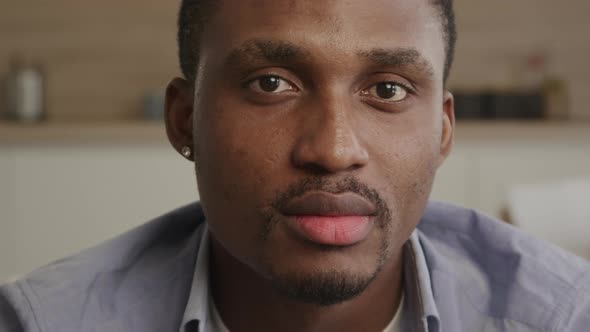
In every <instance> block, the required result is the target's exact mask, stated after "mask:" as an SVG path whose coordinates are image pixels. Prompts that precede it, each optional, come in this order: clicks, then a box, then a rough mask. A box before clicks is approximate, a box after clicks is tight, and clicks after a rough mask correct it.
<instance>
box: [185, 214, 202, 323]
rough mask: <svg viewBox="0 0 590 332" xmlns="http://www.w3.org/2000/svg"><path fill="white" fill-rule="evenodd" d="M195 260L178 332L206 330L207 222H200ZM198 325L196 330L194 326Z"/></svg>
mask: <svg viewBox="0 0 590 332" xmlns="http://www.w3.org/2000/svg"><path fill="white" fill-rule="evenodd" d="M198 231H199V232H201V233H200V235H199V238H200V243H199V249H198V251H197V261H196V263H195V272H194V275H193V282H192V285H191V292H190V295H189V298H188V302H187V305H186V309H185V310H184V316H183V318H182V324H181V325H180V332H189V331H190V332H203V331H207V318H208V317H207V313H208V312H209V230H208V228H207V223H206V222H205V223H203V224H201V226H199V229H198ZM196 326H198V330H197V329H196V328H195V327H196Z"/></svg>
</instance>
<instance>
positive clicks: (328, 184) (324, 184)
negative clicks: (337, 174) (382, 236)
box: [271, 176, 391, 220]
mask: <svg viewBox="0 0 590 332" xmlns="http://www.w3.org/2000/svg"><path fill="white" fill-rule="evenodd" d="M310 191H323V192H327V193H331V194H341V193H346V192H351V193H355V194H357V195H359V196H361V197H363V198H365V199H366V200H368V201H369V202H371V203H373V204H374V205H375V207H376V214H377V216H381V218H380V219H386V220H389V218H388V217H389V216H390V215H391V212H390V210H389V207H388V206H387V204H386V203H385V201H384V200H383V199H382V198H381V196H380V195H379V192H377V190H375V189H373V188H370V187H369V186H368V185H366V184H364V183H362V182H361V181H359V180H358V179H357V178H355V177H352V176H350V177H346V178H343V179H341V180H336V181H334V180H330V179H328V178H325V177H308V178H304V179H302V180H300V181H298V182H296V183H293V184H291V185H290V186H289V187H287V189H286V190H285V191H283V192H281V193H279V194H277V195H276V198H275V199H274V201H273V202H272V204H271V206H272V207H273V208H274V210H275V211H283V210H284V209H285V207H286V206H287V204H289V202H290V201H291V200H293V199H294V198H297V197H300V196H303V195H304V194H305V193H307V192H310Z"/></svg>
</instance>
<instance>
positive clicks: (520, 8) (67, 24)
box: [0, 0, 590, 119]
mask: <svg viewBox="0 0 590 332" xmlns="http://www.w3.org/2000/svg"><path fill="white" fill-rule="evenodd" d="M178 3H179V1H155V0H125V1H114V0H103V1H98V2H97V1H92V2H89V1H79V0H53V1H47V0H45V1H44V0H18V1H16V0H10V1H9V0H0V39H1V40H2V51H1V52H0V73H5V72H6V70H7V66H8V60H9V58H10V56H11V55H12V54H15V53H25V54H29V55H32V56H34V57H35V58H37V59H39V60H40V61H42V62H43V63H45V64H46V67H47V71H48V74H49V85H48V86H49V100H48V104H49V105H48V106H49V109H50V114H51V115H52V117H53V118H55V119H72V118H75V119H77V118H100V119H109V118H130V117H134V116H137V115H138V113H139V110H140V98H141V96H142V94H143V93H144V92H145V91H148V90H151V89H163V87H164V86H165V84H166V83H167V81H168V80H169V79H170V78H171V77H172V76H173V75H176V74H178V66H177V64H176V44H175V22H176V11H177V6H178ZM456 11H457V17H458V25H459V30H460V39H459V44H458V48H457V61H456V66H455V68H454V72H453V74H452V82H451V86H455V87H489V86H495V85H501V84H505V83H506V81H509V80H510V79H511V73H512V72H513V71H514V67H515V66H516V65H517V64H518V63H520V62H522V60H523V58H524V57H526V55H527V54H529V53H530V52H532V51H535V50H538V49H545V50H547V51H548V52H549V53H550V55H551V56H552V57H553V59H554V64H555V68H556V71H557V72H558V73H559V74H561V75H563V77H565V78H567V79H568V80H569V84H570V87H571V104H572V109H573V113H574V114H575V115H576V117H577V118H589V119H590V110H589V109H588V108H587V107H586V103H585V95H586V92H587V91H589V90H590V66H589V65H588V64H587V58H589V57H590V46H589V45H588V42H587V39H588V38H587V36H586V32H587V31H590V20H588V19H587V18H586V16H587V14H588V13H589V12H590V2H589V1H587V0H570V1H567V2H560V1H555V0H519V1H514V0H494V1H488V0H486V1H484V0H456Z"/></svg>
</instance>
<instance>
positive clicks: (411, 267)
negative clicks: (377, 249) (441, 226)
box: [402, 229, 440, 332]
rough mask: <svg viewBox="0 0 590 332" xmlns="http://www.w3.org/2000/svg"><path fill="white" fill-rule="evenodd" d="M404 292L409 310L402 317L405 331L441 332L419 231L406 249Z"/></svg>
mask: <svg viewBox="0 0 590 332" xmlns="http://www.w3.org/2000/svg"><path fill="white" fill-rule="evenodd" d="M404 291H405V293H406V297H405V301H406V303H405V305H406V308H408V310H406V311H405V312H404V316H403V317H402V327H404V329H403V331H425V332H438V331H439V330H440V329H439V326H440V315H439V313H438V308H437V307H436V302H435V301H434V294H433V292H432V284H431V282H430V271H429V269H428V265H427V262H426V257H425V256H424V250H423V249H422V245H421V244H420V231H419V230H418V229H415V230H414V232H412V235H411V236H410V238H409V239H408V241H407V242H406V245H405V247H404Z"/></svg>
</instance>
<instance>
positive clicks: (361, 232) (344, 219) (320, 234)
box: [288, 216, 371, 246]
mask: <svg viewBox="0 0 590 332" xmlns="http://www.w3.org/2000/svg"><path fill="white" fill-rule="evenodd" d="M290 221H292V222H289V223H288V224H290V225H291V226H292V227H293V228H294V230H295V231H296V232H298V233H299V234H301V235H303V236H304V237H305V238H307V239H308V240H310V241H312V242H315V243H317V244H323V245H332V246H349V245H353V244H355V243H358V242H360V241H362V240H363V239H364V238H365V237H367V235H368V234H369V231H370V230H371V222H370V217H369V216H334V217H326V216H295V217H293V218H292V219H291V220H290Z"/></svg>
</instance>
